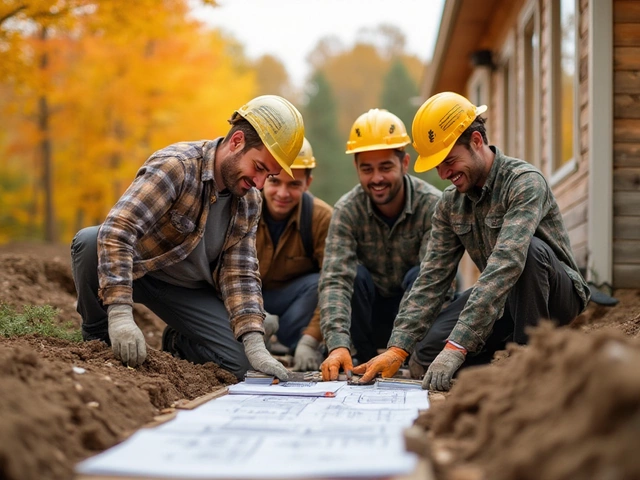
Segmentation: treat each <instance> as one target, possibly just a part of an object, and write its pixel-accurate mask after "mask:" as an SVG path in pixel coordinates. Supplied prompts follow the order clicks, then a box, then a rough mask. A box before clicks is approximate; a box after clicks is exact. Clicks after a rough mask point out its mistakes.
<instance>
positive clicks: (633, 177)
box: [613, 168, 640, 214]
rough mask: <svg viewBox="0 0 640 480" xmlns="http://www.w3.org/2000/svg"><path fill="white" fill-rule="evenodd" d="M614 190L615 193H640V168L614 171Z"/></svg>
mask: <svg viewBox="0 0 640 480" xmlns="http://www.w3.org/2000/svg"><path fill="white" fill-rule="evenodd" d="M613 190H614V191H615V192H623V191H626V192H640V168H616V169H614V170H613ZM638 214H640V212H638Z"/></svg>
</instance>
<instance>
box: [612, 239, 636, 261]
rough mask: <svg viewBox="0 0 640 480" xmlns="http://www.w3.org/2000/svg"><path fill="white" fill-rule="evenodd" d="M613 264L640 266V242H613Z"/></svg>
mask: <svg viewBox="0 0 640 480" xmlns="http://www.w3.org/2000/svg"><path fill="white" fill-rule="evenodd" d="M613 263H619V264H621V265H636V264H637V265H640V240H635V241H634V240H626V241H616V242H613Z"/></svg>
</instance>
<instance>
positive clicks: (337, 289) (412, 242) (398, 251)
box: [319, 175, 442, 351]
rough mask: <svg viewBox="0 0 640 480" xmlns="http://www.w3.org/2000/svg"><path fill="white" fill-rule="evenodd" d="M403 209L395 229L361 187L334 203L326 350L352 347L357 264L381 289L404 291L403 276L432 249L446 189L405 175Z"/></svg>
mask: <svg viewBox="0 0 640 480" xmlns="http://www.w3.org/2000/svg"><path fill="white" fill-rule="evenodd" d="M404 186H405V192H406V196H405V197H406V198H405V205H404V209H403V211H402V212H401V214H400V216H399V217H398V219H397V220H396V222H395V224H394V225H393V227H392V228H390V227H389V226H388V225H387V224H386V223H385V222H384V221H383V220H382V219H381V218H380V217H379V216H378V215H377V214H376V213H375V212H374V208H373V205H372V204H371V200H370V199H369V197H368V196H367V194H366V193H365V192H364V190H363V189H362V187H361V186H360V185H357V186H356V187H354V188H353V189H352V190H351V191H350V192H348V193H347V194H345V195H344V196H343V197H342V198H341V199H340V200H338V202H337V203H336V204H335V206H334V210H333V215H332V217H331V223H330V224H329V233H328V234H327V239H326V243H325V253H324V263H323V265H322V272H321V275H320V283H319V296H320V297H319V304H320V326H321V329H322V335H323V336H324V339H325V342H326V344H327V348H328V349H329V350H330V351H331V350H333V349H335V348H338V347H347V348H348V347H349V345H350V343H351V336H350V334H349V329H350V327H351V295H352V294H353V282H354V280H355V277H356V270H357V267H358V264H361V265H363V266H364V267H366V268H367V270H369V272H370V273H371V276H372V277H373V282H374V284H375V286H376V288H377V290H378V293H379V294H380V295H382V296H385V297H391V296H395V295H401V294H402V293H403V291H404V290H403V288H402V280H403V279H404V276H405V274H406V273H407V271H409V269H411V268H412V267H415V266H416V265H418V264H419V263H420V260H421V259H422V257H423V256H424V254H425V253H426V251H427V244H428V243H429V234H430V232H431V216H432V215H433V212H434V209H435V206H436V203H437V202H438V200H439V199H440V195H441V194H442V192H440V190H438V189H437V188H435V187H433V186H432V185H430V184H428V183H427V182H425V181H423V180H420V179H419V178H416V177H412V176H410V175H405V177H404Z"/></svg>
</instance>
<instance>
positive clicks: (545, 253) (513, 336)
mask: <svg viewBox="0 0 640 480" xmlns="http://www.w3.org/2000/svg"><path fill="white" fill-rule="evenodd" d="M485 110H486V107H484V106H481V107H475V106H474V105H472V104H471V103H470V102H469V101H468V100H467V99H466V98H464V97H462V96H460V95H457V94H454V93H451V92H444V93H441V94H438V95H435V96H434V97H431V98H430V99H429V100H427V101H426V102H425V104H424V105H423V106H422V107H421V108H420V110H419V111H418V113H417V114H416V117H415V119H414V124H413V134H414V135H413V136H414V141H415V143H414V145H415V146H416V149H417V150H418V152H419V153H420V156H419V158H418V160H417V161H416V166H415V169H416V171H424V170H427V169H429V168H433V167H435V168H437V171H438V174H439V175H440V177H441V178H443V179H448V180H450V181H451V182H452V183H453V186H451V187H449V188H447V189H446V190H445V191H444V192H443V195H442V199H441V200H440V202H439V203H438V205H437V207H436V211H435V214H434V216H433V220H432V222H433V227H432V232H431V242H430V245H429V249H428V251H427V255H426V257H425V259H424V260H423V263H422V265H421V269H420V274H419V276H418V278H417V279H416V281H415V283H414V285H413V288H412V290H411V292H410V293H409V295H408V296H407V297H406V298H405V299H404V301H403V303H402V305H401V307H400V312H399V313H398V316H397V317H396V321H395V324H394V329H393V332H392V334H391V337H390V339H389V344H388V345H389V348H400V349H403V350H404V351H406V352H411V351H412V350H414V347H415V352H414V354H413V355H412V358H411V361H410V363H414V366H415V364H417V365H421V366H422V367H423V368H424V369H426V374H425V375H424V379H423V384H422V386H423V388H425V389H426V388H433V389H437V390H449V388H450V386H451V379H452V377H453V375H454V373H455V372H456V371H457V370H458V369H459V368H460V367H461V366H462V365H463V364H464V365H470V364H477V363H482V362H488V361H490V359H491V357H492V354H493V353H494V352H495V351H496V350H498V349H502V348H504V346H505V343H506V342H507V341H514V342H517V343H520V344H524V343H526V342H527V333H526V328H527V327H529V326H534V325H537V324H538V322H539V321H540V320H541V319H552V320H554V321H556V322H557V323H558V324H559V325H566V324H567V323H569V322H570V321H571V320H572V319H574V318H575V317H576V316H577V315H578V314H579V313H580V312H581V311H582V310H583V309H584V308H585V307H586V305H587V302H588V300H589V295H590V294H589V289H588V287H587V284H586V282H585V280H584V279H583V278H582V276H581V274H580V273H579V270H578V266H577V265H576V262H575V260H574V258H573V254H572V251H571V246H570V242H569V237H568V235H567V231H566V229H565V227H564V223H563V220H562V215H561V214H560V210H559V208H558V205H557V203H556V201H555V198H554V196H553V193H552V191H551V188H550V187H549V185H548V183H547V181H546V179H545V178H544V176H543V175H542V173H541V172H540V171H539V170H538V169H536V168H535V167H534V166H532V165H531V164H529V163H527V162H524V161H522V160H518V159H515V158H511V157H508V156H506V155H504V154H503V153H502V152H501V151H500V150H499V149H498V148H496V147H494V146H490V145H488V141H487V136H486V131H485V126H484V119H483V118H482V117H479V116H478V115H479V114H480V113H482V112H484V111H485ZM460 132H462V133H460ZM454 142H455V143H454ZM465 251H466V252H468V254H469V256H470V257H471V259H472V260H473V261H474V263H475V264H476V266H477V267H478V269H479V270H480V272H481V275H480V277H479V279H478V281H477V282H476V284H475V285H474V286H473V287H472V288H471V289H469V290H468V291H466V292H465V293H464V294H463V295H462V296H461V297H460V298H458V299H457V300H456V302H454V303H455V304H457V305H458V307H459V312H458V315H456V317H455V318H453V319H445V320H441V318H440V317H438V312H439V311H440V308H441V306H442V304H443V301H444V294H445V292H446V289H447V286H448V285H449V284H450V283H451V280H452V279H453V277H454V276H455V273H456V268H457V266H458V263H459V261H460V259H461V257H462V255H463V253H464V252H465ZM447 322H448V325H443V323H445V324H446V323H447ZM433 328H440V329H444V330H449V331H450V334H449V337H448V339H447V342H446V345H445V346H444V348H443V349H442V351H441V352H439V353H438V354H437V355H436V356H435V358H434V355H433V352H432V351H431V350H430V349H429V348H428V346H427V345H425V344H424V339H423V338H424V337H425V333H426V332H429V331H430V329H433ZM416 344H417V346H416ZM374 360H375V359H374ZM354 372H355V373H363V374H364V376H363V381H366V380H368V379H371V378H373V377H374V376H375V375H376V374H378V373H383V375H384V374H385V372H382V370H381V369H380V368H378V367H376V365H375V362H374V361H373V360H372V362H371V364H369V365H363V366H362V367H361V370H357V369H354ZM386 373H387V375H388V374H389V373H391V372H386ZM393 373H395V372H393ZM393 373H391V374H393Z"/></svg>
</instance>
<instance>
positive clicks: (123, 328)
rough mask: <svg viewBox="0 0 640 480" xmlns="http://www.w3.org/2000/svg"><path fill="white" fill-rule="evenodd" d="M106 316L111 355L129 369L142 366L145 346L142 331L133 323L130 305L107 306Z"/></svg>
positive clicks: (144, 358) (145, 353)
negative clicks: (107, 317)
mask: <svg viewBox="0 0 640 480" xmlns="http://www.w3.org/2000/svg"><path fill="white" fill-rule="evenodd" d="M107 315H108V316H109V320H108V321H109V339H110V340H111V349H112V350H113V354H114V355H115V356H116V358H117V359H118V360H122V363H124V364H125V365H128V366H129V367H136V366H138V365H142V363H143V362H144V361H145V360H146V358H147V344H146V343H145V341H144V335H143V334H142V331H141V330H140V329H139V328H138V326H137V325H136V322H134V321H133V308H132V307H131V305H125V304H116V305H109V307H108V308H107Z"/></svg>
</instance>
